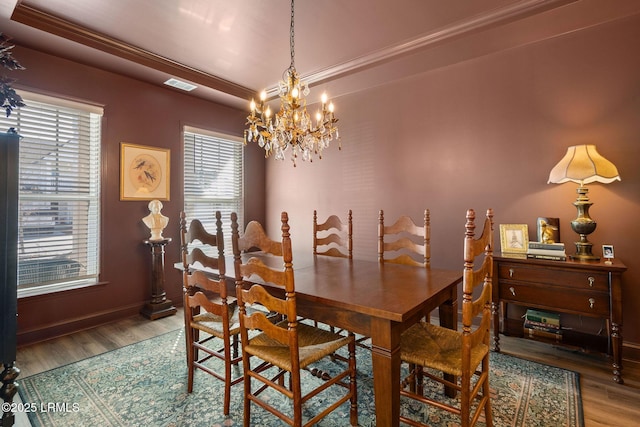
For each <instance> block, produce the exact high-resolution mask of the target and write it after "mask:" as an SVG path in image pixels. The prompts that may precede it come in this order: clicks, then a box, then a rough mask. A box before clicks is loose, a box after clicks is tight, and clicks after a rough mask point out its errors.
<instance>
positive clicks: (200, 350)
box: [180, 212, 243, 415]
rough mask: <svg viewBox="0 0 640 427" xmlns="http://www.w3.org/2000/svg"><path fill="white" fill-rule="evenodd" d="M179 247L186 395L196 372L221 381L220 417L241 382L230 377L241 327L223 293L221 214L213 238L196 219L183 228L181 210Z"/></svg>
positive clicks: (238, 359)
mask: <svg viewBox="0 0 640 427" xmlns="http://www.w3.org/2000/svg"><path fill="white" fill-rule="evenodd" d="M180 243H181V246H180V248H181V252H182V268H183V272H182V275H183V276H182V283H183V304H184V321H185V341H186V346H187V367H188V379H187V390H188V392H189V393H191V392H192V391H193V378H194V373H195V370H196V369H200V370H202V371H204V372H207V373H208V374H210V375H212V376H214V377H215V378H217V379H219V380H222V381H223V382H224V413H225V415H228V414H229V406H230V399H231V386H232V385H234V384H237V383H239V382H241V381H242V380H243V376H242V375H241V373H239V372H238V373H237V374H236V375H232V367H233V366H237V367H239V366H240V362H241V360H242V356H241V355H240V354H239V351H238V336H239V334H240V323H239V320H238V311H237V304H236V302H235V298H232V297H229V296H228V293H227V286H226V279H225V270H226V267H225V261H224V240H223V233H222V221H221V215H220V212H216V234H211V233H209V232H207V230H206V229H205V227H204V226H203V225H202V222H201V221H200V220H198V219H193V220H192V221H191V223H190V224H189V228H187V221H186V215H185V213H184V212H181V213H180ZM214 248H215V249H214ZM213 252H215V253H213ZM207 253H208V254H207ZM214 255H215V256H214ZM203 267H204V268H205V269H206V273H205V272H204V271H203ZM219 361H222V363H223V365H224V367H221V366H220V362H219Z"/></svg>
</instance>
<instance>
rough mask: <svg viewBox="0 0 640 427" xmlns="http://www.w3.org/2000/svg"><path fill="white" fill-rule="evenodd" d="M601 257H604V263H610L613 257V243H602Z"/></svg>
mask: <svg viewBox="0 0 640 427" xmlns="http://www.w3.org/2000/svg"><path fill="white" fill-rule="evenodd" d="M602 258H605V259H606V261H605V264H611V263H612V259H613V258H614V252H613V245H602Z"/></svg>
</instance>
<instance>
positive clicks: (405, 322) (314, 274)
mask: <svg viewBox="0 0 640 427" xmlns="http://www.w3.org/2000/svg"><path fill="white" fill-rule="evenodd" d="M243 256H245V257H246V256H256V255H255V254H254V255H252V254H251V253H249V254H245V255H243ZM261 258H262V259H263V261H264V260H265V259H264V258H268V257H261ZM272 262H277V263H281V262H282V261H281V258H276V260H275V261H268V260H267V261H266V262H265V263H267V264H271V263H272ZM293 271H294V280H295V290H296V305H297V311H298V315H299V316H301V317H304V318H308V319H311V320H316V321H318V322H322V323H326V324H328V325H331V326H334V327H337V328H341V329H345V330H348V331H351V332H354V333H356V334H361V335H365V336H367V337H370V338H371V361H372V366H373V383H374V396H375V408H376V425H377V426H379V427H391V426H399V424H400V421H399V415H400V384H401V378H400V365H401V360H400V335H401V334H402V332H403V331H404V330H405V329H407V328H409V327H410V326H411V325H413V324H415V323H416V322H418V321H420V319H422V318H423V317H424V316H425V315H428V314H429V313H430V312H431V311H433V310H434V309H436V308H439V312H438V317H439V321H440V325H441V326H444V327H448V328H452V329H456V326H457V315H458V313H457V311H458V310H457V301H458V298H457V295H458V291H457V290H458V284H459V283H461V282H462V269H460V270H448V269H438V268H422V267H415V266H408V265H401V264H393V263H380V262H378V261H372V260H361V259H346V258H338V257H330V256H322V255H313V254H306V253H303V254H300V253H294V256H293ZM232 272H233V263H232V262H231V263H227V274H233V273H232ZM264 285H265V286H266V287H267V288H269V284H268V283H267V284H264ZM273 289H274V290H276V287H274V288H273Z"/></svg>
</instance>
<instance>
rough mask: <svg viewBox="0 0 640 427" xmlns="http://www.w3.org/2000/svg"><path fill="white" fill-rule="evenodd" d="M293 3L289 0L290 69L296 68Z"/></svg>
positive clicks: (292, 0)
mask: <svg viewBox="0 0 640 427" xmlns="http://www.w3.org/2000/svg"><path fill="white" fill-rule="evenodd" d="M293 3H294V0H291V28H290V29H289V48H290V50H291V65H290V68H295V66H296V50H295V48H296V43H295V26H294V13H293Z"/></svg>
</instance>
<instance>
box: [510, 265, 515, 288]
mask: <svg viewBox="0 0 640 427" xmlns="http://www.w3.org/2000/svg"><path fill="white" fill-rule="evenodd" d="M515 272H516V271H515V270H514V269H513V268H510V269H509V277H513V275H514V274H515ZM511 289H513V288H511Z"/></svg>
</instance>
